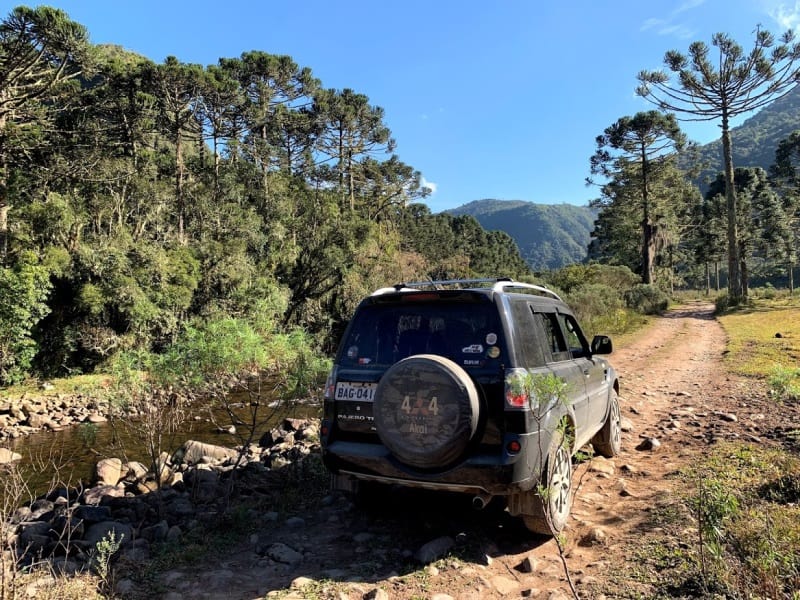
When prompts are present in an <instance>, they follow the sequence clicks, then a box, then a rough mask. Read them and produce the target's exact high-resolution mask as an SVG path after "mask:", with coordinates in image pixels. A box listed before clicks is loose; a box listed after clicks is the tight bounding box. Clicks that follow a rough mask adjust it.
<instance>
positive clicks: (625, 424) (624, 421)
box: [619, 417, 633, 433]
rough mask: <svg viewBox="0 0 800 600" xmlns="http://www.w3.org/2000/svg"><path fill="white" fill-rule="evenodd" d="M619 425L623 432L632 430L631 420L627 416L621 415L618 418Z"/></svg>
mask: <svg viewBox="0 0 800 600" xmlns="http://www.w3.org/2000/svg"><path fill="white" fill-rule="evenodd" d="M619 426H620V429H622V431H624V432H625V433H628V432H631V431H633V422H632V421H631V420H630V419H629V418H627V417H621V418H620V420H619Z"/></svg>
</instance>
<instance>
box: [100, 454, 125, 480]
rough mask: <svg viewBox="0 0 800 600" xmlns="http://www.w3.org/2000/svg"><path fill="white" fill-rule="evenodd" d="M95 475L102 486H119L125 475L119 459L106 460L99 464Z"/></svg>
mask: <svg viewBox="0 0 800 600" xmlns="http://www.w3.org/2000/svg"><path fill="white" fill-rule="evenodd" d="M95 473H96V475H97V481H98V482H99V483H100V484H101V485H117V484H118V483H119V480H120V479H122V476H123V474H124V471H123V469H122V461H121V460H120V459H118V458H104V459H103V460H101V461H99V462H98V463H97V466H96V467H95Z"/></svg>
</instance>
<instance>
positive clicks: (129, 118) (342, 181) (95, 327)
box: [0, 7, 528, 385]
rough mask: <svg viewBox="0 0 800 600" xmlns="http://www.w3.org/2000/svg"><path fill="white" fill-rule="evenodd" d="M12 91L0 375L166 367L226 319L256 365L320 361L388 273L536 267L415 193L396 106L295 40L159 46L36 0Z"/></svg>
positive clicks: (1, 163) (0, 198)
mask: <svg viewBox="0 0 800 600" xmlns="http://www.w3.org/2000/svg"><path fill="white" fill-rule="evenodd" d="M37 57H39V58H37ZM0 96H2V98H3V101H2V103H0V279H1V280H2V285H0V299H1V300H2V309H0V330H1V331H2V333H1V334H0V385H3V384H8V383H10V382H12V381H15V380H17V379H19V378H21V377H23V376H25V375H26V374H31V373H32V371H31V369H32V368H35V370H36V374H39V375H48V376H49V375H56V374H64V373H74V372H81V371H91V370H93V369H95V368H96V367H97V366H98V365H101V364H110V361H112V359H114V358H115V357H116V358H120V357H121V356H123V354H121V353H125V354H124V355H125V356H128V360H134V357H137V356H138V357H139V358H138V359H136V360H134V362H133V363H131V364H142V365H147V364H149V365H150V367H152V368H154V369H155V368H156V365H155V364H154V363H153V364H151V363H152V361H153V360H154V359H153V355H152V354H151V353H154V352H155V353H156V354H157V355H161V356H163V357H164V358H163V359H161V360H168V358H169V356H171V355H174V354H175V353H176V352H178V353H180V352H183V351H184V350H186V351H187V352H188V350H187V348H188V347H184V346H185V344H186V343H187V341H186V340H187V339H188V338H187V336H192V335H193V336H195V337H193V338H191V339H193V340H194V341H195V342H197V341H198V340H199V339H201V338H200V337H197V336H200V332H206V333H208V332H212V333H211V337H212V338H213V337H214V335H216V334H214V333H213V332H214V331H215V329H214V327H223V328H224V327H228V326H232V324H238V325H237V327H245V329H241V330H237V331H239V332H240V333H241V336H242V340H245V339H247V336H245V335H244V332H245V331H250V330H252V331H253V332H254V334H255V335H258V336H260V337H261V338H263V339H264V343H265V346H264V349H263V352H264V353H266V354H267V358H268V360H265V361H262V360H259V361H256V363H257V364H259V365H263V364H271V363H272V362H278V363H279V362H280V360H279V359H281V358H283V357H286V359H287V360H289V359H288V357H289V356H294V355H295V354H296V353H299V356H304V357H305V358H303V360H311V358H310V355H309V354H308V352H313V350H314V349H316V351H320V350H322V351H325V350H328V349H330V348H331V346H332V345H333V344H334V343H335V342H336V341H337V338H338V335H339V332H340V331H341V328H342V325H343V323H344V322H345V320H346V319H347V318H348V316H349V314H350V313H351V311H352V309H353V308H354V305H355V303H356V302H357V300H358V299H360V298H361V297H362V296H363V295H364V294H365V293H368V292H370V291H372V290H373V289H374V288H376V287H381V286H384V285H386V283H387V282H389V283H394V282H397V281H403V280H415V279H427V278H440V277H457V276H462V277H463V276H466V277H475V276H494V275H504V276H512V277H514V276H516V277H518V276H524V275H525V274H526V273H528V267H527V266H526V265H525V263H524V261H523V260H522V259H521V258H520V255H519V252H518V250H517V247H516V245H515V244H514V243H513V241H512V240H511V238H510V237H509V236H508V235H507V234H504V233H501V232H491V233H487V232H486V231H484V230H483V229H482V228H481V227H480V225H479V224H478V222H477V221H476V220H475V219H474V218H472V217H468V216H463V217H452V216H449V215H432V214H430V212H429V211H428V210H427V208H426V207H425V206H423V205H421V204H418V203H417V202H418V201H419V200H420V199H422V198H424V197H425V196H426V195H427V190H426V189H424V188H423V187H422V186H421V175H420V173H419V172H417V171H416V170H414V169H413V168H412V167H411V166H409V165H407V164H405V163H403V162H402V161H401V160H400V159H399V157H398V156H397V155H396V154H394V150H395V148H396V145H397V144H396V142H395V140H394V139H393V138H392V136H391V131H390V130H389V128H388V126H387V124H386V123H385V122H384V114H383V110H382V109H381V108H380V107H376V106H373V105H371V104H370V102H369V99H368V98H367V96H365V95H363V94H359V93H357V92H355V91H353V90H350V89H344V90H333V89H325V88H324V87H323V86H322V83H321V82H320V81H319V80H318V79H316V78H315V77H314V76H313V74H312V72H311V70H310V69H309V68H307V67H302V66H300V65H298V64H296V63H295V62H294V61H293V60H292V59H291V57H288V56H277V55H272V54H268V53H266V52H263V51H249V52H245V53H243V54H242V55H241V56H239V57H232V58H227V57H226V58H220V60H219V61H218V63H216V64H213V65H208V66H202V65H193V64H186V63H183V62H181V61H180V60H179V59H178V58H175V57H169V58H167V59H166V60H165V61H164V62H163V63H161V64H157V63H154V62H152V61H150V60H148V59H147V58H144V57H142V56H138V55H135V54H132V53H129V52H126V51H124V50H122V49H120V48H119V47H114V46H93V45H91V44H90V43H89V42H88V33H87V32H86V30H85V28H84V27H82V26H81V25H80V24H78V23H75V22H73V21H71V20H70V19H69V17H68V16H67V15H66V14H65V13H63V12H62V11H60V10H57V9H51V8H48V7H38V8H35V9H30V8H25V7H21V8H18V9H15V10H14V11H13V12H12V13H11V14H10V15H8V16H7V17H6V18H5V19H4V20H3V21H2V22H0ZM215 323H216V325H215ZM226 331H227V330H224V331H220V332H219V333H220V334H222V333H225V332H226ZM228 333H229V332H228ZM286 336H288V337H286ZM210 340H211V338H209V341H210ZM195 350H196V348H195ZM193 351H194V350H193ZM227 358H230V359H233V358H235V357H230V356H227ZM298 360H300V359H298ZM137 361H138V362H137ZM142 361H143V362H142ZM234 362H235V361H234ZM162 366H163V365H162Z"/></svg>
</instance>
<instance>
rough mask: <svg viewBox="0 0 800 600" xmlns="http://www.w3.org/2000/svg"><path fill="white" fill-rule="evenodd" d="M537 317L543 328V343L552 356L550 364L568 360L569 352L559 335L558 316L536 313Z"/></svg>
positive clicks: (561, 335)
mask: <svg viewBox="0 0 800 600" xmlns="http://www.w3.org/2000/svg"><path fill="white" fill-rule="evenodd" d="M537 316H538V317H539V318H540V319H541V322H542V326H543V327H544V333H545V342H546V344H547V347H548V349H549V350H550V353H551V355H552V362H558V361H561V360H569V359H570V358H572V357H571V356H570V353H569V350H568V349H567V343H566V342H565V340H564V336H563V334H562V333H561V327H560V326H559V324H558V316H557V315H556V314H555V313H538V314H537Z"/></svg>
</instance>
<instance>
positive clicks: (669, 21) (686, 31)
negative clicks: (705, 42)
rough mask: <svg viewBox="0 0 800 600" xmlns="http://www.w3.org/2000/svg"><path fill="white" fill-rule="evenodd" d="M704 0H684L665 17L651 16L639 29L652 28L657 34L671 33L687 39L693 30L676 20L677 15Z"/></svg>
mask: <svg viewBox="0 0 800 600" xmlns="http://www.w3.org/2000/svg"><path fill="white" fill-rule="evenodd" d="M705 1H706V0H685V1H684V2H683V3H681V4H680V6H678V7H677V8H676V9H675V10H673V11H672V12H671V13H670V15H669V16H668V17H667V18H656V17H651V18H649V19H647V20H646V21H645V22H644V23H642V26H641V27H640V30H641V31H647V30H650V29H653V30H655V31H656V33H657V34H658V35H671V36H674V37H678V38H681V39H687V38H690V37H692V36H694V35H695V32H694V31H693V30H692V29H690V28H689V27H687V26H686V25H684V24H682V23H679V22H677V19H676V18H677V17H678V16H679V15H682V14H683V13H686V12H689V11H691V10H693V9H695V8H697V7H698V6H701V5H702V4H703V3H705Z"/></svg>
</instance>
